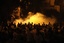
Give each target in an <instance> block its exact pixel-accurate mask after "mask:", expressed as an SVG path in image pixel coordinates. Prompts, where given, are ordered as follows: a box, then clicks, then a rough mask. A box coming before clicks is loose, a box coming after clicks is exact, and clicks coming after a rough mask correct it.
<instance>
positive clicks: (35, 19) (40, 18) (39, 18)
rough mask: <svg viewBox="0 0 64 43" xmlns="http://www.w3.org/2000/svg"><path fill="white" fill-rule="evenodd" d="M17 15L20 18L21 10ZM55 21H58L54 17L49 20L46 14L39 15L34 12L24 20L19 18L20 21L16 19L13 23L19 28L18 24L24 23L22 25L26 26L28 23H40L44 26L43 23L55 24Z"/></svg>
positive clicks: (29, 13)
mask: <svg viewBox="0 0 64 43" xmlns="http://www.w3.org/2000/svg"><path fill="white" fill-rule="evenodd" d="M17 14H18V16H19V17H20V10H19V11H18V13H17ZM55 21H56V19H55V18H54V17H50V18H49V17H46V16H45V15H44V14H42V13H39V12H37V13H36V14H34V13H32V12H28V16H27V18H25V19H22V18H21V17H20V18H18V19H15V21H14V22H13V23H14V24H16V26H17V24H18V23H22V24H24V23H26V24H28V22H30V23H33V24H38V23H40V25H42V24H43V22H44V23H45V24H48V23H49V22H50V23H51V24H54V23H55Z"/></svg>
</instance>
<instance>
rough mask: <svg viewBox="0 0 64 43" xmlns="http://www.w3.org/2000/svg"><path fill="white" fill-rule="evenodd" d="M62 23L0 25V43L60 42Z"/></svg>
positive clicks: (63, 28)
mask: <svg viewBox="0 0 64 43" xmlns="http://www.w3.org/2000/svg"><path fill="white" fill-rule="evenodd" d="M63 40H64V25H63V24H59V23H55V24H53V25H51V24H50V23H49V24H45V23H43V24H42V25H40V24H34V25H32V24H30V23H28V24H26V23H25V24H22V23H20V24H18V25H17V26H16V25H15V24H13V23H11V24H1V25H0V43H62V42H63Z"/></svg>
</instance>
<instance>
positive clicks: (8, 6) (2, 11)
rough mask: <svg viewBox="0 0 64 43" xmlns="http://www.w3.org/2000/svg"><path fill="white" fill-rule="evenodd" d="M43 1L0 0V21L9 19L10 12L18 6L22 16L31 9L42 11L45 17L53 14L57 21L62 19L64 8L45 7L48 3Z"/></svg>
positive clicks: (32, 10)
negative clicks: (59, 9) (57, 9)
mask: <svg viewBox="0 0 64 43" xmlns="http://www.w3.org/2000/svg"><path fill="white" fill-rule="evenodd" d="M44 2H45V0H22V1H21V2H20V0H0V22H1V21H6V20H8V19H10V17H11V15H10V14H11V13H12V11H13V10H14V9H15V8H16V7H18V6H21V9H22V13H23V15H24V17H26V16H27V13H28V12H29V11H31V12H34V13H36V12H41V13H44V14H45V15H46V16H47V17H51V16H52V15H54V16H55V17H56V18H57V19H58V21H64V19H63V18H64V13H63V11H64V10H61V11H60V12H58V11H56V10H54V9H46V7H48V6H50V5H48V3H44ZM57 2H58V1H57ZM58 3H60V2H58Z"/></svg>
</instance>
